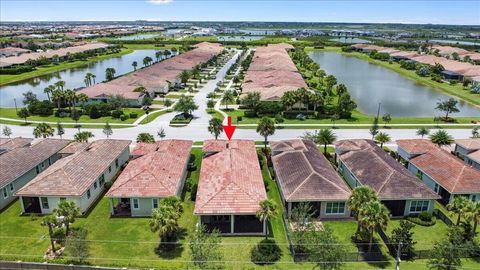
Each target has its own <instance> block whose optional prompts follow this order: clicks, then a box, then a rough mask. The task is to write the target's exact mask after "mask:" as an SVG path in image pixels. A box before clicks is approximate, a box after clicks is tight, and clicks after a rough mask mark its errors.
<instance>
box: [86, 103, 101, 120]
mask: <svg viewBox="0 0 480 270" xmlns="http://www.w3.org/2000/svg"><path fill="white" fill-rule="evenodd" d="M88 115H89V116H90V118H91V119H98V118H100V117H102V114H101V113H100V110H98V108H97V106H92V107H91V108H90V113H89V114H88Z"/></svg>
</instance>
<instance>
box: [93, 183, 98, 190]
mask: <svg viewBox="0 0 480 270" xmlns="http://www.w3.org/2000/svg"><path fill="white" fill-rule="evenodd" d="M93 189H97V181H95V182H94V183H93Z"/></svg>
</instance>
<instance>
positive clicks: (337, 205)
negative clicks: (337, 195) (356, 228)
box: [325, 202, 345, 215]
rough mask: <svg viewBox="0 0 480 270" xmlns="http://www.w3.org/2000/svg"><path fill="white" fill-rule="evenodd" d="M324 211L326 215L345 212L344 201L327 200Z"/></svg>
mask: <svg viewBox="0 0 480 270" xmlns="http://www.w3.org/2000/svg"><path fill="white" fill-rule="evenodd" d="M325 212H326V214H327V215H339V214H345V203H344V202H327V208H326V210H325Z"/></svg>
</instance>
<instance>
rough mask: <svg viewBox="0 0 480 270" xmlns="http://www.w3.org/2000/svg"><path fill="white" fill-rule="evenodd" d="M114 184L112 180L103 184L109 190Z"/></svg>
mask: <svg viewBox="0 0 480 270" xmlns="http://www.w3.org/2000/svg"><path fill="white" fill-rule="evenodd" d="M112 185H113V182H112V181H107V182H105V184H103V186H104V187H105V189H106V190H109V189H110V188H111V187H112Z"/></svg>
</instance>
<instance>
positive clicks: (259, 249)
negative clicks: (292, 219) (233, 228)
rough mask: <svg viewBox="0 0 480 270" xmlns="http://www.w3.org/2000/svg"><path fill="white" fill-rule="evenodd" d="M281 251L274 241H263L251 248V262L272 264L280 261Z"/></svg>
mask: <svg viewBox="0 0 480 270" xmlns="http://www.w3.org/2000/svg"><path fill="white" fill-rule="evenodd" d="M281 256H282V250H281V249H280V247H279V246H278V245H277V243H276V242H275V240H272V239H263V240H262V241H260V243H258V244H257V245H256V246H254V247H253V248H252V251H251V260H252V262H253V263H255V264H259V265H264V264H272V263H274V262H276V261H278V260H279V259H280V257H281Z"/></svg>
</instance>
